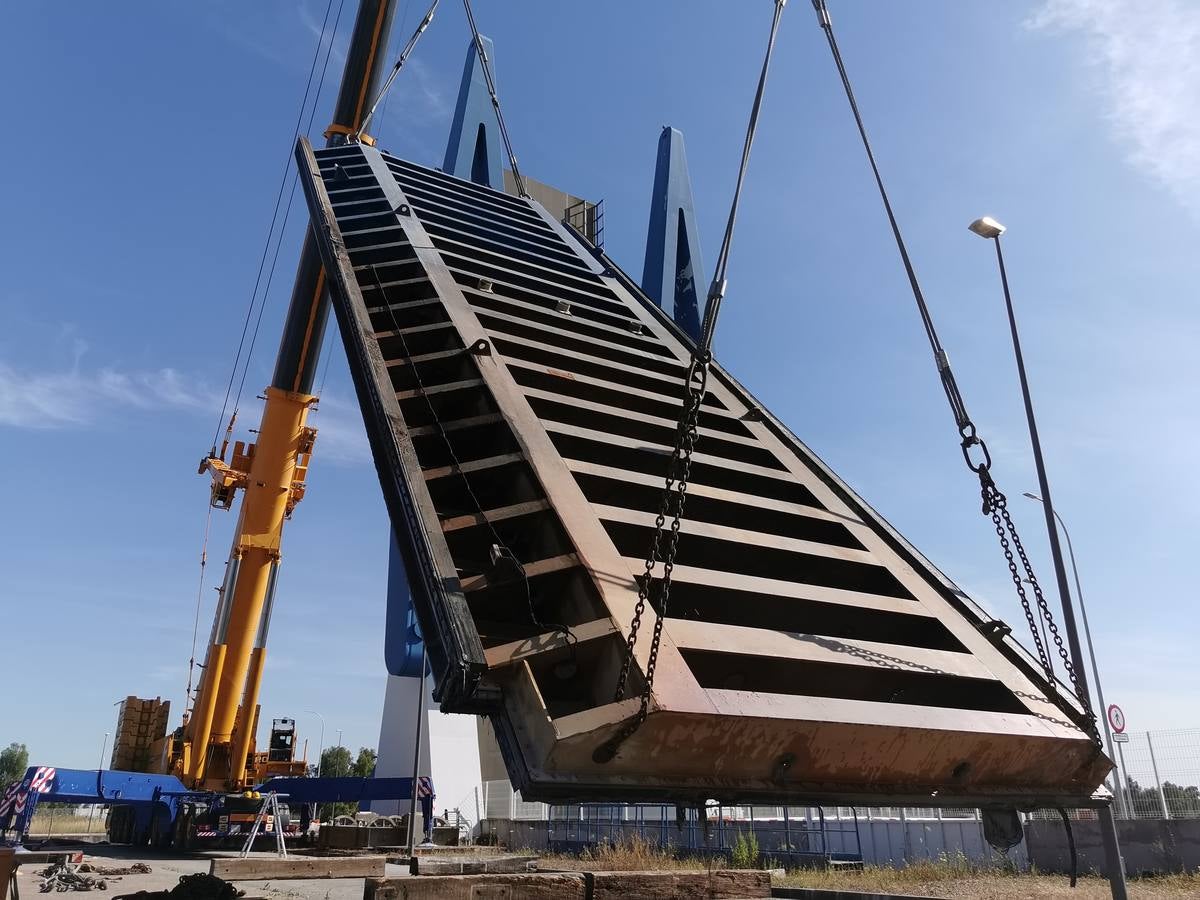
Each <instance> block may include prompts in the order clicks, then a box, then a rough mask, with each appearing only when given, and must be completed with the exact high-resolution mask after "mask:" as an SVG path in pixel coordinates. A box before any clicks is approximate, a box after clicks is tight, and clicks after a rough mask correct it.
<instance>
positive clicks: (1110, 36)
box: [1026, 0, 1200, 215]
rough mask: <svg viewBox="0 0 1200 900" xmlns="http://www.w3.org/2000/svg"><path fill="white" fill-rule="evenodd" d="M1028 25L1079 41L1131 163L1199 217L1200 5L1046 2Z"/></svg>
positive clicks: (1190, 1)
mask: <svg viewBox="0 0 1200 900" xmlns="http://www.w3.org/2000/svg"><path fill="white" fill-rule="evenodd" d="M1026 24H1027V26H1028V27H1030V28H1033V29H1036V30H1043V31H1049V32H1056V33H1067V34H1070V33H1075V34H1079V35H1082V36H1083V37H1084V38H1085V40H1086V41H1087V44H1088V49H1089V59H1090V65H1092V66H1093V67H1094V68H1095V70H1096V73H1097V75H1098V76H1099V79H1098V89H1099V91H1100V93H1101V94H1102V96H1103V97H1104V99H1105V102H1106V105H1107V107H1108V109H1107V115H1108V118H1109V121H1110V122H1111V123H1112V125H1113V128H1114V130H1115V133H1116V136H1117V138H1118V140H1119V141H1120V142H1121V143H1122V144H1123V145H1124V146H1125V147H1126V148H1127V152H1128V154H1129V159H1130V161H1131V162H1132V163H1133V164H1134V165H1135V166H1137V167H1138V168H1139V169H1141V170H1142V171H1144V172H1145V173H1147V174H1148V175H1149V176H1150V177H1152V178H1153V179H1154V180H1156V181H1158V182H1159V183H1160V184H1162V185H1163V186H1164V187H1166V188H1167V189H1168V190H1169V191H1171V193H1173V194H1174V195H1175V196H1176V198H1177V199H1178V200H1179V201H1180V202H1181V203H1182V204H1183V205H1184V206H1185V207H1187V208H1188V209H1189V210H1190V211H1191V212H1193V213H1195V214H1197V215H1200V118H1198V117H1197V115H1196V110H1197V109H1200V3H1196V2H1195V0H1140V2H1138V3H1134V4H1130V3H1128V2H1123V0H1044V2H1043V3H1042V5H1041V7H1040V8H1039V9H1038V10H1037V11H1036V12H1035V13H1034V15H1033V16H1032V17H1030V19H1029V20H1028V21H1027V23H1026Z"/></svg>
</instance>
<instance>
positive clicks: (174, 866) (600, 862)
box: [18, 844, 1200, 900]
mask: <svg viewBox="0 0 1200 900" xmlns="http://www.w3.org/2000/svg"><path fill="white" fill-rule="evenodd" d="M73 848H74V849H81V850H82V851H83V853H84V861H85V862H89V863H93V864H95V865H99V866H112V867H118V866H120V867H124V866H129V865H132V864H133V863H135V862H144V863H147V864H148V865H149V866H150V867H151V869H152V870H153V871H152V872H151V873H150V874H136V875H119V876H106V880H107V882H108V890H107V891H105V892H103V893H99V894H97V893H96V892H92V897H93V900H101V898H103V897H105V896H108V897H112V896H116V895H119V894H130V893H133V892H135V891H157V890H164V889H168V888H171V887H174V886H175V884H176V883H178V881H179V877H180V876H181V875H188V874H191V873H193V872H207V871H208V863H209V859H210V858H211V856H212V855H218V854H196V855H192V856H158V855H154V854H149V853H146V852H145V851H142V850H136V849H134V848H130V847H112V846H109V845H107V844H87V845H73ZM47 849H50V848H47ZM225 855H234V854H232V853H230V854H225ZM256 855H257V854H256ZM262 855H265V856H270V855H271V854H269V853H265V854H262ZM606 862H609V863H612V864H611V865H605V863H606ZM621 862H622V861H621V860H619V859H613V860H605V859H604V858H603V857H602V856H601V857H600V858H597V857H591V858H588V859H579V858H570V857H553V858H547V859H545V860H544V861H543V865H542V866H541V867H542V868H558V869H574V868H585V869H590V870H593V871H596V870H601V869H606V868H614V869H621V868H671V867H679V868H695V867H696V863H695V861H690V862H688V861H673V862H672V864H671V865H664V864H663V862H662V861H661V860H657V859H656V860H654V861H653V862H654V864H653V865H646V866H641V865H634V864H632V861H629V862H630V863H631V864H630V865H628V866H626V865H622V864H621ZM700 867H701V868H702V867H703V865H702V864H701V866H700ZM40 868H41V867H40V866H23V867H22V868H21V869H20V870H19V873H18V885H19V887H20V891H21V896H22V897H23V898H24V900H32V898H34V897H36V896H39V892H38V887H39V885H40V884H41V878H40V877H39V876H38V874H37V872H38V870H39V869H40ZM387 870H388V875H389V876H391V877H400V876H407V875H408V870H407V867H403V866H395V865H388V867H387ZM774 883H775V884H776V885H780V886H789V887H820V888H826V889H831V888H832V889H841V890H845V891H877V892H886V893H893V894H898V895H900V896H914V897H937V898H946V900H1108V898H1109V897H1111V894H1110V892H1109V888H1108V882H1107V881H1105V880H1103V879H1100V878H1096V877H1085V878H1081V879H1080V882H1079V886H1078V887H1077V888H1076V889H1074V890H1072V889H1071V887H1070V886H1069V884H1068V882H1067V879H1066V877H1065V876H1062V875H1002V874H992V875H987V874H978V873H977V874H966V873H959V872H948V871H942V870H939V869H938V868H937V867H931V868H929V869H927V870H926V871H916V870H899V871H897V870H894V869H886V868H874V867H872V868H869V869H867V870H866V871H864V872H823V871H801V872H793V873H790V874H788V875H785V876H784V877H783V878H782V879H776V880H775V882H774ZM237 886H238V887H239V888H241V889H242V890H244V891H245V892H246V896H247V897H249V898H257V897H265V898H268V900H361V898H362V896H363V879H361V878H336V879H309V880H297V881H277V882H270V881H239V882H237ZM1129 888H1130V890H1129V894H1130V896H1131V897H1132V898H1135V900H1181V898H1185V897H1188V898H1200V874H1195V875H1182V876H1180V875H1176V876H1166V877H1163V878H1155V879H1141V880H1135V881H1131V882H1130V885H1129ZM631 900H632V898H631Z"/></svg>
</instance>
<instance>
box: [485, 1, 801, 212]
mask: <svg viewBox="0 0 1200 900" xmlns="http://www.w3.org/2000/svg"><path fill="white" fill-rule="evenodd" d="M785 2H786V0H785ZM463 9H465V10H466V12H467V24H468V25H470V26H471V39H472V40H473V41H474V42H475V52H476V53H478V54H479V64H480V66H481V67H482V68H483V78H484V81H486V82H487V89H488V95H489V96H490V97H491V98H492V109H494V110H495V111H496V124H497V125H499V126H500V139H501V140H502V141H504V152H505V153H507V154H508V167H509V168H510V169H512V173H513V181H515V182H516V183H517V194H518V195H519V196H521V197H528V196H529V194H528V193H527V192H526V190H525V179H524V178H522V177H521V170H520V169H518V168H517V155H516V154H515V153H513V148H512V141H511V140H509V137H508V127H507V126H506V125H505V124H504V114H503V113H501V112H500V97H499V95H498V94H497V93H496V80H495V78H493V77H492V61H491V60H490V59H488V57H487V52H486V51H485V50H484V49H483V39H482V38H481V37H480V36H479V28H478V27H476V25H475V14H474V13H473V12H471V0H463Z"/></svg>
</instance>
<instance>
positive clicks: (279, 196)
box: [211, 0, 341, 456]
mask: <svg viewBox="0 0 1200 900" xmlns="http://www.w3.org/2000/svg"><path fill="white" fill-rule="evenodd" d="M332 9H333V0H329V2H328V3H327V4H326V5H325V18H324V19H323V20H322V22H321V33H320V36H319V37H318V38H317V46H316V48H315V49H314V50H313V59H312V64H311V65H310V66H309V68H308V81H307V82H306V83H305V85H304V97H303V99H302V100H301V101H300V109H299V111H298V112H297V113H296V125H295V127H294V128H293V129H292V132H293V133H292V141H291V144H289V145H288V156H287V159H286V160H285V161H284V166H283V174H282V175H281V176H280V178H279V190H278V192H277V193H276V195H275V208H274V210H273V211H272V213H271V225H270V227H269V228H268V229H267V238H266V240H265V241H263V249H262V255H261V257H260V258H259V261H258V274H257V275H256V276H255V277H254V289H253V290H252V291H251V292H250V302H249V303H248V304H247V305H246V318H245V321H244V322H243V323H242V335H241V337H240V338H239V339H238V348H237V354H236V355H235V356H234V359H233V365H232V366H231V368H230V372H229V382H228V384H227V385H226V386H225V399H224V400H223V401H222V403H221V413H220V415H219V416H218V417H217V427H216V430H215V431H214V432H213V440H212V452H211V455H214V456H215V455H216V452H217V437H218V436H219V435H220V433H221V425H222V423H224V421H225V413H226V412H227V411H228V409H229V397H230V395H231V394H232V393H233V382H234V380H235V379H236V378H237V370H238V365H239V363H240V362H241V360H242V349H243V347H244V346H245V344H246V335H247V334H248V333H249V330H250V320H251V318H252V317H253V315H254V304H255V301H256V298H257V297H258V288H259V285H260V284H261V283H262V276H263V270H264V269H265V268H266V264H267V254H268V253H269V252H270V249H271V238H272V236H273V235H274V234H275V223H276V222H277V221H278V219H279V207H280V205H281V204H282V203H283V190H284V188H285V187H286V186H287V178H288V173H289V172H290V171H291V168H292V157H291V147H292V145H294V144H295V143H296V138H298V137H299V136H300V123H301V122H303V121H304V110H305V109H306V108H307V107H308V97H309V94H310V93H311V92H312V85H313V76H314V75H315V74H316V71H317V60H319V59H320V58H321V45H322V44H323V43H324V42H325V33H326V27H327V26H328V24H329V13H330V11H331V10H332ZM338 16H339V18H340V16H341V8H340V7H339V8H338ZM334 30H335V32H336V30H337V25H336V23H335V25H334ZM332 43H333V38H332V36H331V37H330V45H332ZM328 61H329V57H328V55H326V64H328ZM324 78H325V72H324V70H322V72H321V81H322V83H324ZM319 93H320V89H318V94H319ZM314 105H315V104H314ZM281 230H282V229H281ZM260 318H261V317H260ZM255 331H256V332H257V326H256V328H255ZM251 349H253V345H252V348H251ZM247 356H249V353H247ZM244 381H245V377H244V376H243V382H244ZM239 394H240V390H239ZM234 405H235V406H236V403H235V404H234Z"/></svg>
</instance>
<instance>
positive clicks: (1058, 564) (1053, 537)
mask: <svg viewBox="0 0 1200 900" xmlns="http://www.w3.org/2000/svg"><path fill="white" fill-rule="evenodd" d="M967 227H968V228H969V229H970V230H971V231H972V232H974V233H975V234H977V235H979V236H980V237H982V238H986V239H987V240H990V241H991V242H992V243H994V244H995V245H996V262H997V263H998V264H999V266H1000V283H1001V285H1002V286H1003V288H1004V305H1005V307H1006V308H1007V310H1008V327H1009V330H1010V331H1011V332H1012V342H1013V354H1014V355H1015V356H1016V360H1017V374H1018V376H1020V379H1021V398H1022V399H1023V400H1024V401H1025V419H1026V421H1027V422H1028V424H1029V441H1030V443H1031V444H1032V445H1033V461H1034V465H1035V466H1036V467H1037V476H1038V487H1039V488H1041V496H1042V509H1043V510H1044V511H1045V513H1046V532H1047V534H1048V536H1049V538H1050V555H1051V557H1052V558H1053V559H1054V576H1055V579H1056V580H1057V582H1058V596H1059V600H1060V601H1061V602H1062V611H1063V624H1064V625H1065V626H1066V629H1067V642H1068V643H1069V644H1070V647H1071V667H1072V669H1073V670H1074V673H1075V679H1076V681H1077V682H1078V690H1079V694H1080V699H1081V700H1082V701H1083V702H1084V703H1085V704H1088V699H1089V698H1088V686H1087V673H1086V672H1084V668H1083V648H1082V647H1080V645H1079V631H1078V628H1077V626H1076V624H1075V610H1074V609H1072V607H1071V589H1070V586H1069V585H1068V583H1067V567H1066V563H1065V562H1064V561H1063V555H1062V546H1061V545H1060V544H1059V542H1058V529H1057V528H1055V527H1054V505H1053V503H1052V502H1051V500H1050V483H1049V482H1048V481H1047V479H1046V462H1045V460H1044V459H1043V458H1042V442H1041V439H1040V438H1039V437H1038V428H1037V419H1036V418H1035V417H1034V415H1033V399H1032V398H1031V397H1030V396H1029V379H1028V377H1027V376H1026V375H1025V357H1024V356H1023V355H1022V353H1021V337H1020V335H1019V334H1018V333H1017V319H1016V316H1015V315H1014V313H1013V305H1012V294H1010V293H1009V290H1008V273H1007V271H1005V268H1004V252H1003V251H1002V250H1001V249H1000V235H1002V234H1003V233H1004V231H1005V228H1004V226H1003V225H1001V224H1000V223H999V222H997V221H996V220H995V219H993V218H990V217H988V216H984V217H983V218H982V219H976V220H975V221H974V222H972V223H971V224H970V225H969V226H967ZM1088 705H1090V704H1088Z"/></svg>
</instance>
